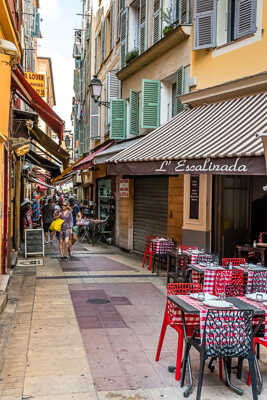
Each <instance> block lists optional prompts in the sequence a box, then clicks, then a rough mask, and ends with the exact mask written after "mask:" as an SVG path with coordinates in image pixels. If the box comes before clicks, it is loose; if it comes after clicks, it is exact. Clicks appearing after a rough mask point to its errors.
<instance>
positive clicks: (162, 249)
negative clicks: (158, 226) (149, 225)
mask: <svg viewBox="0 0 267 400" xmlns="http://www.w3.org/2000/svg"><path fill="white" fill-rule="evenodd" d="M173 247H174V243H173V242H171V241H170V240H166V239H153V240H151V249H152V250H153V252H154V253H155V254H166V253H167V252H168V251H171V250H172V249H173Z"/></svg>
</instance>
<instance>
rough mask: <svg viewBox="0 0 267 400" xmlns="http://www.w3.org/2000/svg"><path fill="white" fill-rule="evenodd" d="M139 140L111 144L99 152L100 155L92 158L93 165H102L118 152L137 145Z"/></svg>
mask: <svg viewBox="0 0 267 400" xmlns="http://www.w3.org/2000/svg"><path fill="white" fill-rule="evenodd" d="M139 140H140V138H137V139H130V140H125V141H124V142H120V143H113V144H112V145H111V146H110V147H108V148H107V149H106V150H103V151H101V152H100V153H97V154H95V156H94V164H104V163H105V162H106V161H107V160H109V159H110V158H111V157H113V156H114V155H115V154H118V153H119V152H120V151H122V150H124V149H126V148H128V147H129V146H132V145H133V144H135V143H137V142H138V141H139Z"/></svg>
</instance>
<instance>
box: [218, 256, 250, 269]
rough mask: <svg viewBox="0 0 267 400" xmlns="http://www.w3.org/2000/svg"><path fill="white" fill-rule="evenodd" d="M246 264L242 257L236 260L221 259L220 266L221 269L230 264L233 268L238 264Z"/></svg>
mask: <svg viewBox="0 0 267 400" xmlns="http://www.w3.org/2000/svg"><path fill="white" fill-rule="evenodd" d="M245 263H246V259H245V258H242V257H238V258H236V257H235V258H223V259H222V266H223V267H227V266H228V265H230V264H232V265H233V266H238V265H240V264H245Z"/></svg>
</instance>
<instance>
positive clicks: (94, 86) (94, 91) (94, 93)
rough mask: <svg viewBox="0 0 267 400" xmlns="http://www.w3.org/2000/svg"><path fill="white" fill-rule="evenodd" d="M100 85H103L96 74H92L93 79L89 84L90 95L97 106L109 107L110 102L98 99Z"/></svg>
mask: <svg viewBox="0 0 267 400" xmlns="http://www.w3.org/2000/svg"><path fill="white" fill-rule="evenodd" d="M102 87H103V85H102V82H101V81H100V79H98V78H97V76H96V75H94V77H93V79H92V80H91V82H90V84H89V91H90V96H91V98H92V99H93V100H94V101H95V103H97V104H98V105H99V106H105V107H108V108H109V107H110V103H109V102H108V101H101V100H99V99H100V98H101V93H102Z"/></svg>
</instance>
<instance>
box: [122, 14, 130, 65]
mask: <svg viewBox="0 0 267 400" xmlns="http://www.w3.org/2000/svg"><path fill="white" fill-rule="evenodd" d="M128 11H129V9H128V8H126V9H124V10H123V11H122V13H121V42H120V61H121V68H124V67H125V65H126V55H127V51H128Z"/></svg>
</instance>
